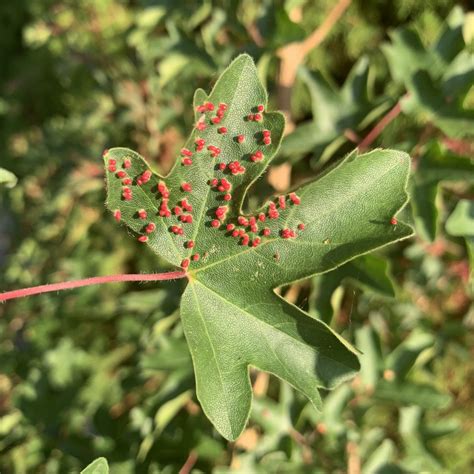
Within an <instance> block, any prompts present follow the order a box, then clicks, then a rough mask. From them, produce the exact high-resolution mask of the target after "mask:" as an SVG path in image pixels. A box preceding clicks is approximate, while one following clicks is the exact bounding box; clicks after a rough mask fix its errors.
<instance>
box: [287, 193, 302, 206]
mask: <svg viewBox="0 0 474 474" xmlns="http://www.w3.org/2000/svg"><path fill="white" fill-rule="evenodd" d="M289 197H290V201H291V202H292V203H293V204H294V205H296V206H297V205H298V204H301V199H300V198H299V197H298V196H297V195H296V194H295V193H290V196H289Z"/></svg>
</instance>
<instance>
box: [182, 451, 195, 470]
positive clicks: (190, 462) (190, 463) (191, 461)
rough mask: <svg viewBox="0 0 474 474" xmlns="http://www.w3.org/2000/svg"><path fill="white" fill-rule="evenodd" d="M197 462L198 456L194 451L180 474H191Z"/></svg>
mask: <svg viewBox="0 0 474 474" xmlns="http://www.w3.org/2000/svg"><path fill="white" fill-rule="evenodd" d="M197 460H198V455H197V454H196V453H195V452H194V451H191V452H190V453H189V456H188V459H186V462H185V463H184V464H183V467H182V468H181V469H180V470H179V474H189V473H190V472H191V469H192V468H193V466H194V465H195V464H196V461H197Z"/></svg>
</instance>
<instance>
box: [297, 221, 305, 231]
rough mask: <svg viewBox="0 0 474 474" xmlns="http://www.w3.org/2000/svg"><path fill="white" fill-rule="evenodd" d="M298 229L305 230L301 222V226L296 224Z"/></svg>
mask: <svg viewBox="0 0 474 474" xmlns="http://www.w3.org/2000/svg"><path fill="white" fill-rule="evenodd" d="M298 229H299V230H304V229H305V225H304V224H303V222H301V224H298Z"/></svg>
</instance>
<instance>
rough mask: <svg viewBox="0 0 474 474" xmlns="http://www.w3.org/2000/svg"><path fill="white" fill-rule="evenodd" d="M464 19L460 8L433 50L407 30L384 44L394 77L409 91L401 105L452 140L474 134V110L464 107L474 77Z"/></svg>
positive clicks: (398, 31) (450, 16) (472, 61)
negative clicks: (427, 121)
mask: <svg viewBox="0 0 474 474" xmlns="http://www.w3.org/2000/svg"><path fill="white" fill-rule="evenodd" d="M465 21H467V17H466V15H465V14H464V13H463V11H462V9H461V8H460V7H455V8H454V9H453V10H452V12H451V13H450V15H449V16H448V18H447V19H446V22H445V25H444V29H443V30H442V32H441V34H440V35H439V37H438V39H437V41H436V42H434V43H433V44H432V45H430V46H429V47H425V46H424V45H423V43H422V41H421V39H420V37H419V35H418V34H417V33H416V32H415V31H412V30H409V29H407V28H400V29H398V30H396V31H394V32H392V33H391V35H390V36H391V40H392V41H391V43H387V44H385V45H383V46H382V50H383V52H384V54H385V57H386V58H387V61H388V64H389V68H390V72H391V75H392V77H393V78H394V80H395V81H396V82H399V83H402V84H403V85H404V86H405V87H406V89H407V91H408V92H409V93H410V95H409V97H406V98H405V99H404V100H403V101H402V108H403V110H404V112H406V113H415V114H419V115H421V116H422V117H423V119H424V120H430V121H432V122H433V123H435V124H436V126H438V127H439V128H440V129H441V130H442V131H443V132H444V133H446V134H447V135H449V136H452V137H463V136H469V135H472V133H473V132H472V131H473V130H474V112H473V111H472V110H469V109H465V108H464V106H463V105H464V98H465V96H466V94H467V93H468V91H469V89H470V87H471V85H472V81H473V79H474V55H473V54H472V52H471V51H469V50H468V48H467V47H466V45H465V42H464V39H463V31H462V30H463V25H464V23H465Z"/></svg>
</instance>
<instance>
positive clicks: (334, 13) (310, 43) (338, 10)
mask: <svg viewBox="0 0 474 474" xmlns="http://www.w3.org/2000/svg"><path fill="white" fill-rule="evenodd" d="M351 2H352V0H339V2H337V4H336V5H335V6H334V8H333V9H332V10H331V11H330V12H329V13H328V15H327V17H326V18H325V19H324V21H323V23H322V25H321V26H320V27H319V28H318V29H317V30H315V31H314V32H313V33H311V35H309V36H308V37H307V38H306V39H305V40H304V41H303V42H302V44H301V48H302V50H303V54H304V55H305V56H306V55H307V54H308V53H309V52H310V51H311V50H312V49H314V48H316V47H317V46H319V45H320V44H321V43H322V42H323V41H324V39H325V38H326V36H327V35H328V34H329V32H330V31H331V29H332V27H333V26H334V25H335V24H336V23H337V21H338V20H339V18H341V16H342V15H343V14H344V12H345V11H346V10H347V9H348V8H349V5H350V4H351Z"/></svg>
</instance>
